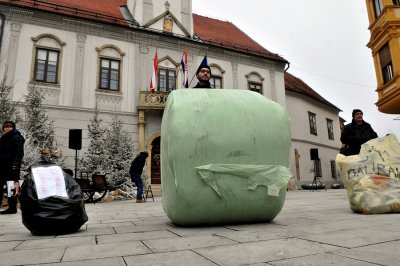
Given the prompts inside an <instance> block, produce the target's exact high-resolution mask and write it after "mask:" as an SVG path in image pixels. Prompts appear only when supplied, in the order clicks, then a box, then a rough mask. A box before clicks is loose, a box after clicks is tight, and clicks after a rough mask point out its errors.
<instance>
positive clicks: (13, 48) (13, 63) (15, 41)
mask: <svg viewBox="0 0 400 266" xmlns="http://www.w3.org/2000/svg"><path fill="white" fill-rule="evenodd" d="M21 28H22V24H21V23H20V22H16V21H12V22H11V37H10V42H9V49H8V56H7V63H6V69H5V71H6V74H7V78H8V82H10V81H11V82H14V81H15V71H16V68H17V59H18V47H19V37H20V35H21ZM28 63H29V62H28ZM10 98H11V99H13V92H12V91H11V92H10Z"/></svg>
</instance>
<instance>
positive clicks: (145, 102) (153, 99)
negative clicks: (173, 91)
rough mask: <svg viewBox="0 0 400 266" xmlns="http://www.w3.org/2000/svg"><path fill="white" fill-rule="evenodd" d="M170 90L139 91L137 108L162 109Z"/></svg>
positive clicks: (145, 109)
mask: <svg viewBox="0 0 400 266" xmlns="http://www.w3.org/2000/svg"><path fill="white" fill-rule="evenodd" d="M169 93H170V92H166V91H155V92H154V93H151V92H150V91H141V92H140V98H139V106H138V110H144V111H161V112H162V111H164V108H165V103H166V102H167V99H168V95H169Z"/></svg>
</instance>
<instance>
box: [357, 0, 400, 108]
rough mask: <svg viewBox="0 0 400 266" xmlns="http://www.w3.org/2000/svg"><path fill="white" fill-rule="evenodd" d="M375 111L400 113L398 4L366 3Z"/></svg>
mask: <svg viewBox="0 0 400 266" xmlns="http://www.w3.org/2000/svg"><path fill="white" fill-rule="evenodd" d="M365 2H366V5H367V11H368V20H369V24H370V25H369V30H370V33H371V37H370V40H369V42H368V44H367V46H368V48H370V49H371V51H372V57H373V59H374V66H375V73H376V80H377V84H378V85H377V89H376V91H377V92H378V102H377V103H376V105H377V107H378V110H379V111H381V112H383V113H387V114H400V52H399V51H400V1H399V0H366V1H365Z"/></svg>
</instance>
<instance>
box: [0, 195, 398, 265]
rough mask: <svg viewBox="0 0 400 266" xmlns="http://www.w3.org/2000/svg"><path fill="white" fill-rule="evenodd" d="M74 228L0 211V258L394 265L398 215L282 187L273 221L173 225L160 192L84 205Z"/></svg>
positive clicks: (24, 261) (8, 261)
mask: <svg viewBox="0 0 400 266" xmlns="http://www.w3.org/2000/svg"><path fill="white" fill-rule="evenodd" d="M86 211H87V214H88V216H89V221H88V222H87V223H86V224H85V225H83V226H82V228H81V230H79V231H78V232H76V233H74V234H69V235H60V236H33V235H32V234H31V233H30V232H29V231H28V230H27V229H26V228H25V227H24V226H23V224H22V222H21V215H20V210H18V212H19V213H18V214H16V215H2V216H1V217H0V265H36V264H41V265H107V266H108V265H135V266H136V265H174V266H176V265H185V266H186V265H229V266H231V265H400V255H399V254H400V214H385V215H363V214H355V213H353V212H352V211H351V210H350V208H349V203H348V200H347V196H346V191H345V190H343V189H337V190H328V191H313V192H310V191H303V190H302V191H288V193H287V196H286V201H285V205H284V207H283V209H282V211H281V213H280V214H279V215H278V216H277V217H276V218H275V219H274V221H273V222H272V223H264V224H243V225H231V226H228V225H227V226H216V227H200V228H182V227H176V226H174V225H173V224H171V222H170V221H169V219H168V217H167V216H166V215H165V213H164V211H163V208H162V202H161V198H156V199H155V201H154V202H153V201H151V199H150V201H148V202H146V203H144V204H137V203H136V202H134V201H132V200H127V201H117V202H109V203H106V202H104V203H97V204H87V205H86Z"/></svg>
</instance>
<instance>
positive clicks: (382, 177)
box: [336, 134, 400, 214]
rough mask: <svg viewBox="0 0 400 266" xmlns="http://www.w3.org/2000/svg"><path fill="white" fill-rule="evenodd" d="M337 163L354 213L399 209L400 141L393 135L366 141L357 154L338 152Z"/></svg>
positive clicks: (397, 210)
mask: <svg viewBox="0 0 400 266" xmlns="http://www.w3.org/2000/svg"><path fill="white" fill-rule="evenodd" d="M336 164H337V166H338V168H339V170H340V174H341V177H342V180H343V183H344V185H345V187H346V189H347V195H348V198H349V202H350V208H351V209H352V210H353V211H354V212H359V213H364V214H378V213H398V212H400V182H399V180H400V172H399V171H400V144H399V142H398V140H397V138H396V136H395V135H393V134H388V135H386V136H385V137H382V138H377V139H373V140H370V141H368V142H367V143H365V144H363V145H362V146H361V151H360V154H359V155H353V156H344V155H342V154H338V155H337V157H336Z"/></svg>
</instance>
